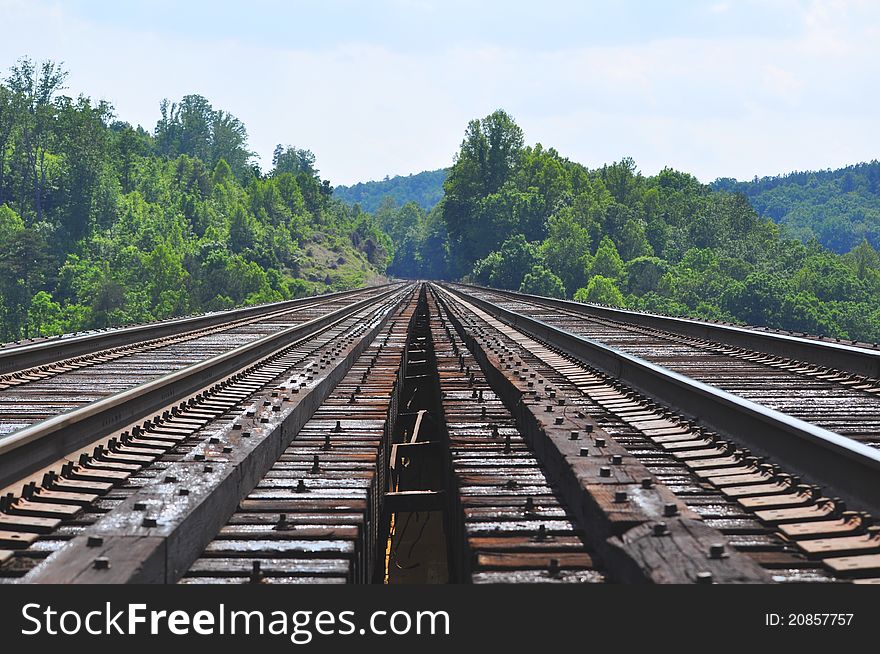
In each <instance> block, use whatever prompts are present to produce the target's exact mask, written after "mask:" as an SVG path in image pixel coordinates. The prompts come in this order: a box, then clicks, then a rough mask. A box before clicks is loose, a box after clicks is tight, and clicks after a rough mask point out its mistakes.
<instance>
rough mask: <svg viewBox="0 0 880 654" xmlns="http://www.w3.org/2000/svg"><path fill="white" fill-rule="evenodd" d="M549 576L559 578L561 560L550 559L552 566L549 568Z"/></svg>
mask: <svg viewBox="0 0 880 654" xmlns="http://www.w3.org/2000/svg"><path fill="white" fill-rule="evenodd" d="M547 574H549V575H550V576H551V577H558V576H559V559H550V565H549V566H548V567H547Z"/></svg>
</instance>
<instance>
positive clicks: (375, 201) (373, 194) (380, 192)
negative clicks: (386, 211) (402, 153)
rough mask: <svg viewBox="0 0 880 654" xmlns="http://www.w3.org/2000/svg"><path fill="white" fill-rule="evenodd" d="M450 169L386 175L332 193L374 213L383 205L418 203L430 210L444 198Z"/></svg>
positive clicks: (343, 187) (339, 187)
mask: <svg viewBox="0 0 880 654" xmlns="http://www.w3.org/2000/svg"><path fill="white" fill-rule="evenodd" d="M446 174H447V171H446V170H445V169H443V168H441V169H440V170H426V171H424V172H421V173H417V174H415V175H406V176H403V175H397V176H395V177H391V178H389V177H386V178H385V179H384V180H382V181H379V182H360V183H358V184H354V185H352V186H337V187H336V188H335V189H333V196H334V197H336V198H339V199H340V200H342V201H343V202H345V203H346V204H352V205H353V204H359V205H360V206H361V209H363V210H364V211H369V212H370V213H373V212H374V211H376V210H378V209H379V208H380V207H381V206H382V205H383V204H385V205H386V206H389V205H397V206H402V205H404V204H406V203H407V202H415V203H416V204H417V205H418V206H420V207H421V208H422V209H425V210H426V211H427V210H430V209H432V208H433V207H434V205H436V204H437V203H438V202H440V200H441V199H442V198H443V182H444V181H445V180H446Z"/></svg>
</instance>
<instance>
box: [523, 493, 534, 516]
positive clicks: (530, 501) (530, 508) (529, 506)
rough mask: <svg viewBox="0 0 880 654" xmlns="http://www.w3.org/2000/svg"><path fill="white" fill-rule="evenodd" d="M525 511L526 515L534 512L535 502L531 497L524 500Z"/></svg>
mask: <svg viewBox="0 0 880 654" xmlns="http://www.w3.org/2000/svg"><path fill="white" fill-rule="evenodd" d="M525 510H526V512H527V513H528V512H531V511H534V510H535V500H534V498H532V497H527V498H526V507H525Z"/></svg>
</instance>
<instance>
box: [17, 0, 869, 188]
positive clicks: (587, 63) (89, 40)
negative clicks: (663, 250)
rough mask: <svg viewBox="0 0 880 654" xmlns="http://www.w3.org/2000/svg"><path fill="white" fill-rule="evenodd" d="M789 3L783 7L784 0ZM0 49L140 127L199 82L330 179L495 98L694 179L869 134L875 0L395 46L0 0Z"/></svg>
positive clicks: (538, 134) (605, 153) (796, 164)
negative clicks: (735, 18)
mask: <svg viewBox="0 0 880 654" xmlns="http://www.w3.org/2000/svg"><path fill="white" fill-rule="evenodd" d="M792 11H794V9H792ZM0 15H2V16H3V17H4V22H5V23H6V24H7V28H6V30H5V36H4V39H3V40H2V41H0V65H2V64H4V63H5V64H11V63H13V61H14V59H15V58H16V57H17V56H20V55H22V54H28V55H30V56H32V57H34V58H38V59H39V58H52V59H56V60H63V61H65V62H66V65H67V67H68V68H69V69H70V71H71V76H70V78H69V86H70V91H71V92H73V93H78V92H84V93H86V94H88V95H91V96H93V97H99V98H104V99H108V100H110V101H112V102H113V103H114V105H115V106H116V108H117V114H118V115H119V117H120V118H122V119H125V120H129V121H131V122H134V123H140V124H142V125H144V126H145V127H147V128H148V129H149V128H152V126H153V125H154V124H155V121H156V119H157V117H158V104H159V101H160V100H161V98H163V97H169V98H172V99H177V98H180V97H181V96H182V95H184V94H186V93H201V94H203V95H205V96H206V97H208V98H209V99H210V100H211V101H212V102H213V103H214V105H215V106H216V107H219V108H223V109H226V110H228V111H230V112H232V113H233V114H235V115H236V116H238V117H239V118H241V119H242V120H243V121H244V122H245V124H246V125H247V126H248V130H249V133H250V137H251V145H252V147H253V148H254V149H255V150H257V151H258V152H259V153H260V155H261V156H262V158H263V162H264V163H265V164H268V162H269V158H270V156H271V152H272V149H273V147H274V145H275V144H276V143H278V142H281V143H290V144H294V145H297V146H298V147H307V148H310V149H312V150H314V151H315V153H316V155H317V157H318V164H319V167H320V168H321V170H322V172H323V174H325V175H326V176H328V177H329V178H330V179H331V181H332V182H333V183H351V182H354V181H360V180H364V179H370V178H373V179H378V178H382V177H383V176H385V175H386V174H390V175H394V174H406V173H409V172H417V171H419V170H423V169H428V168H437V167H440V166H444V165H448V164H449V163H450V162H451V160H452V156H453V154H454V152H455V151H456V150H457V148H458V145H459V143H460V141H461V138H462V135H463V132H464V128H465V125H466V123H467V121H468V120H469V119H471V118H474V117H479V116H482V115H485V114H487V113H489V112H490V111H492V110H493V109H495V108H498V107H504V108H505V109H507V110H508V111H510V112H511V113H512V114H513V115H514V117H515V118H516V119H517V120H518V122H519V123H520V124H521V125H522V126H523V128H524V130H525V132H526V138H527V140H528V141H530V142H533V141H540V142H542V143H544V144H545V145H547V146H551V145H552V146H554V147H556V148H557V149H558V150H559V151H560V152H561V153H563V154H564V155H566V156H569V157H570V158H572V159H574V160H578V161H582V162H584V163H586V164H588V165H600V164H601V163H604V162H606V161H609V160H613V159H618V158H620V157H621V156H625V155H631V156H633V157H634V158H635V159H636V161H637V163H638V164H639V165H640V168H641V169H642V170H644V171H645V172H648V173H654V172H656V171H657V170H659V169H660V168H662V167H663V166H664V165H672V166H675V167H677V168H681V169H683V170H687V171H689V172H693V173H694V174H696V175H697V176H698V177H700V178H701V179H703V180H711V179H714V178H715V177H719V176H736V177H739V178H750V177H752V176H753V175H754V174H758V175H764V174H776V173H780V172H786V171H789V170H793V169H804V168H824V167H833V166H837V165H845V164H848V163H852V162H855V161H860V160H866V159H871V158H875V157H877V156H878V152H880V134H878V130H876V118H875V114H876V106H877V104H878V100H880V91H878V89H877V88H876V84H875V80H876V79H878V73H880V63H878V62H880V57H878V54H880V53H878V45H877V30H878V24H880V21H878V10H877V9H875V5H873V4H870V3H837V2H815V3H811V4H810V5H809V6H807V8H806V10H805V11H803V13H802V23H803V29H802V30H801V31H800V32H799V33H798V35H797V36H790V37H788V38H785V39H773V38H769V37H762V38H756V37H751V38H746V37H727V38H716V39H701V38H677V39H662V40H661V39H658V40H648V41H644V42H641V43H638V44H635V45H590V44H588V43H585V44H583V46H581V47H576V48H567V49H559V50H555V51H547V50H537V49H530V48H529V45H528V44H527V43H522V44H520V45H518V46H517V47H500V46H497V45H493V44H488V43H487V44H482V45H475V46H464V45H455V46H453V45H450V46H449V47H447V48H445V49H431V50H426V51H424V52H407V53H402V52H399V51H394V50H392V49H390V48H388V47H385V46H383V45H377V44H371V43H368V42H361V43H351V42H349V43H338V44H331V45H328V46H327V47H324V48H320V49H311V50H304V49H297V48H296V45H295V43H293V42H292V43H291V44H290V45H289V46H284V47H282V46H271V45H268V44H266V45H259V46H255V45H252V44H249V43H245V42H243V41H238V40H234V39H206V38H201V39H193V38H182V37H179V36H170V35H166V34H159V33H154V32H146V31H132V30H119V29H112V28H111V27H109V26H106V25H101V24H96V23H91V22H88V21H84V20H81V19H79V18H77V17H76V16H73V15H71V13H70V11H69V10H68V9H66V8H65V6H64V5H61V4H40V3H39V2H24V1H22V0H5V1H4V0H0Z"/></svg>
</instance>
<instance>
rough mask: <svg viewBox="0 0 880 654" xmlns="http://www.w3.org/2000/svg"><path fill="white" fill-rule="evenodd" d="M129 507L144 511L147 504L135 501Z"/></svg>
mask: <svg viewBox="0 0 880 654" xmlns="http://www.w3.org/2000/svg"><path fill="white" fill-rule="evenodd" d="M131 508H132V509H134V510H135V511H146V510H147V504H146V502H135V503H134V506H132V507H131Z"/></svg>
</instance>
